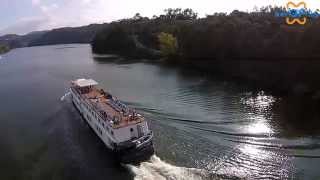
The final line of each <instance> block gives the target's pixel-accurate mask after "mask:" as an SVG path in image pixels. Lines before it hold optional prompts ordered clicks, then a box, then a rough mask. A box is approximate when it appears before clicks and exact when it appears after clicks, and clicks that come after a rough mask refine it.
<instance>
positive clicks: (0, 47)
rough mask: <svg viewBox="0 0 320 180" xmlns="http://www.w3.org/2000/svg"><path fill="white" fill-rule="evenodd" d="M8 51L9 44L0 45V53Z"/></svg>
mask: <svg viewBox="0 0 320 180" xmlns="http://www.w3.org/2000/svg"><path fill="white" fill-rule="evenodd" d="M9 51H10V48H9V46H6V45H0V54H5V53H7V52H9Z"/></svg>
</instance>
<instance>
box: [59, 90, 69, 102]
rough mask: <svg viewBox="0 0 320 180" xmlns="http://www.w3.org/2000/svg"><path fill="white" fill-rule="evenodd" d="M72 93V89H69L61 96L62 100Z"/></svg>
mask: <svg viewBox="0 0 320 180" xmlns="http://www.w3.org/2000/svg"><path fill="white" fill-rule="evenodd" d="M70 94H71V92H70V91H68V92H67V93H66V94H64V95H63V96H62V97H61V98H60V101H64V99H65V98H66V97H67V96H69V95H70Z"/></svg>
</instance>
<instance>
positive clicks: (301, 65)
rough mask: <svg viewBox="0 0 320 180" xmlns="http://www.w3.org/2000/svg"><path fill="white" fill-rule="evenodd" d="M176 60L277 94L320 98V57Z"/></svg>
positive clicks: (189, 66) (178, 63) (182, 64)
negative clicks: (315, 58)
mask: <svg viewBox="0 0 320 180" xmlns="http://www.w3.org/2000/svg"><path fill="white" fill-rule="evenodd" d="M175 64H176V65H177V66H185V67H187V68H195V69H197V70H199V71H205V72H208V73H211V74H214V75H216V76H218V77H221V78H225V79H229V80H232V81H237V82H241V83H245V84H250V85H251V86H253V87H255V88H258V89H259V88H260V89H266V90H268V91H271V92H273V93H275V94H280V95H294V96H308V97H311V98H312V99H315V100H319V99H320V72H319V68H320V61H318V60H310V61H305V60H302V59H300V60H298V59H295V60H278V61H266V60H261V61H255V60H228V61H210V60H209V61H208V60H203V61H196V62H195V61H183V62H176V63H175Z"/></svg>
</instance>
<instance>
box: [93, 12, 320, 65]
mask: <svg viewBox="0 0 320 180" xmlns="http://www.w3.org/2000/svg"><path fill="white" fill-rule="evenodd" d="M282 10H283V9H282V8H273V7H265V8H261V9H260V10H256V11H254V12H250V13H247V12H240V11H237V10H235V11H233V12H232V13H230V14H225V13H215V14H213V15H207V17H205V18H197V13H195V12H193V11H192V10H191V9H186V10H182V9H167V10H166V11H165V14H163V15H160V16H154V17H153V18H152V19H149V18H147V17H141V16H140V14H137V15H136V16H134V17H133V18H131V19H123V20H120V21H117V22H113V23H111V24H110V26H116V27H117V28H110V27H108V28H105V30H104V31H101V32H100V33H98V34H97V35H96V37H95V38H94V40H93V43H92V47H93V51H94V52H96V53H110V52H115V53H117V52H118V51H121V54H126V53H125V52H126V50H128V49H130V50H129V51H128V53H127V55H130V53H132V51H133V49H134V48H132V41H129V40H127V41H123V40H122V39H121V38H119V39H118V40H119V41H123V42H122V45H121V46H123V47H125V48H121V47H120V46H119V43H116V42H115V41H117V40H116V39H117V38H115V37H113V36H110V34H117V32H115V31H121V32H122V34H125V36H122V38H124V37H126V38H129V39H130V37H136V40H137V41H138V42H139V43H141V44H142V45H144V46H146V47H148V48H152V49H158V50H159V49H162V50H164V49H163V47H164V46H163V42H159V38H158V37H159V34H161V33H168V34H171V35H172V37H174V38H176V39H177V45H178V46H177V54H179V55H180V56H181V57H182V58H180V59H184V60H187V59H207V60H208V59H210V60H223V59H268V60H273V59H292V58H316V57H319V56H320V46H318V44H319V42H320V36H319V35H318V34H317V32H319V31H320V21H319V20H318V19H316V20H309V21H308V23H307V24H306V25H303V26H302V25H287V24H285V20H284V18H278V17H275V13H276V12H278V11H282ZM108 34H109V35H108ZM112 42H113V43H112ZM123 43H124V44H123ZM128 47H131V48H128ZM115 49H117V50H115ZM167 50H168V49H167ZM167 50H166V51H167ZM164 54H167V53H164ZM169 54H170V53H169ZM167 55H168V54H167Z"/></svg>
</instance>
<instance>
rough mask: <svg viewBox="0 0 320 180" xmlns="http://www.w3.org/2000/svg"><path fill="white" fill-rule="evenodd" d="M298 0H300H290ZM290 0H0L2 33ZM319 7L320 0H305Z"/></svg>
mask: <svg viewBox="0 0 320 180" xmlns="http://www.w3.org/2000/svg"><path fill="white" fill-rule="evenodd" d="M291 1H293V2H295V3H297V2H300V0H291ZM287 2H288V0H0V17H1V20H0V35H3V34H9V33H10V34H11V33H15V34H26V33H29V32H31V31H39V30H50V29H53V28H59V27H66V26H68V27H76V26H81V25H88V24H91V23H103V22H111V21H114V20H119V19H122V18H129V17H133V16H134V14H135V13H140V14H141V15H142V16H148V17H152V16H153V15H159V14H161V13H162V12H163V10H164V9H166V8H192V9H193V10H194V11H196V12H198V13H199V16H205V15H207V14H213V13H215V12H227V13H228V12H231V11H232V10H235V9H237V10H242V11H252V10H253V9H254V7H262V6H266V5H278V6H285V5H286V3H287ZM305 2H306V3H307V5H308V7H310V8H311V7H312V8H318V7H319V8H320V0H305Z"/></svg>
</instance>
